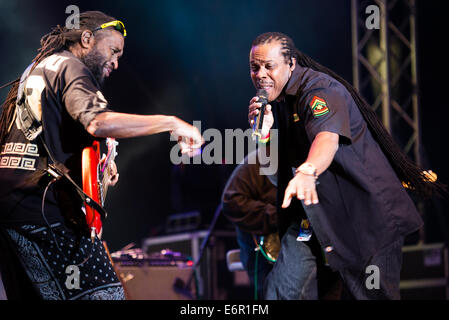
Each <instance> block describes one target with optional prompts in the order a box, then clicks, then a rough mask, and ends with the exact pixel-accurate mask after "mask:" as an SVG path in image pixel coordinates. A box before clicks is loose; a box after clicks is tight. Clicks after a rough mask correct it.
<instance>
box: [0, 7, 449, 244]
mask: <svg viewBox="0 0 449 320" xmlns="http://www.w3.org/2000/svg"><path fill="white" fill-rule="evenodd" d="M442 3H443V2H442V1H441V2H440V1H424V0H417V13H418V21H417V23H418V44H419V48H418V65H419V76H420V79H419V81H420V89H421V90H420V103H421V105H420V107H421V121H422V139H423V140H422V141H423V150H424V152H425V155H424V156H425V159H426V163H425V167H426V169H432V170H433V171H435V172H436V173H437V174H438V176H439V178H440V179H441V181H443V182H446V183H447V181H449V170H448V168H447V165H446V164H447V158H446V157H445V154H446V149H447V147H448V143H447V140H446V139H447V134H446V132H445V131H444V128H445V127H446V122H447V119H448V116H449V112H448V108H447V107H448V106H447V102H446V98H445V94H446V92H445V89H446V83H447V80H446V78H445V74H444V73H443V68H444V67H446V65H447V63H446V58H447V55H446V54H445V51H444V49H443V47H444V46H443V44H444V41H445V40H446V39H447V36H446V35H445V33H446V32H447V26H446V17H445V11H443V10H442V8H440V7H441V4H442ZM71 4H75V5H77V6H78V7H79V8H80V10H81V11H87V10H101V11H103V12H105V13H107V14H109V15H111V16H114V17H115V18H117V19H119V20H121V21H123V22H124V23H125V25H126V29H127V31H128V36H127V38H126V41H125V50H124V52H125V53H124V56H123V57H122V58H121V60H120V61H119V69H118V70H117V71H115V72H113V74H112V75H113V76H112V77H111V78H110V79H108V80H107V82H106V85H105V88H104V95H105V97H106V98H107V99H108V101H109V103H110V104H111V106H112V107H113V108H114V109H115V110H116V111H119V112H129V113H139V114H166V115H176V116H178V117H180V118H182V119H183V120H185V121H187V122H190V123H192V121H194V120H201V127H202V130H203V131H204V130H205V129H207V128H217V129H219V130H220V131H221V132H223V133H224V129H226V128H230V129H234V128H242V129H244V130H245V129H246V128H247V127H248V124H247V105H248V100H249V99H250V98H251V97H252V96H253V93H254V88H253V87H252V84H251V81H250V77H249V67H248V53H249V49H250V46H251V42H252V40H253V39H254V38H255V37H256V36H257V35H258V34H260V33H263V32H267V31H280V32H283V33H285V34H288V35H290V36H291V37H292V38H293V40H294V41H295V43H296V46H297V48H298V49H300V50H301V51H303V52H305V53H306V54H308V55H310V56H311V57H312V58H314V59H315V60H317V61H318V62H320V63H321V64H323V65H325V66H328V67H329V68H331V69H333V70H334V71H335V72H336V73H338V74H340V75H341V76H343V77H344V78H345V79H347V80H348V81H350V82H352V62H351V58H352V56H351V20H350V1H349V0H345V1H342V0H339V1H335V0H320V1H317V0H302V1H299V0H296V1H276V2H275V1H267V0H258V1H180V0H179V1H145V2H144V1H126V2H125V1H73V0H71V1H57V2H55V1H48V0H41V1H12V0H1V2H0V27H1V29H0V30H1V32H0V44H1V50H0V83H1V84H3V83H6V82H8V81H10V80H13V79H15V78H16V77H17V76H19V75H20V74H21V73H22V72H23V70H24V69H25V68H26V66H27V65H28V64H29V63H30V62H31V60H32V59H33V57H34V56H35V54H36V49H37V48H38V47H40V45H39V39H40V37H41V36H42V35H44V34H45V33H48V32H49V31H50V29H51V28H52V27H54V26H55V25H56V24H61V25H63V24H64V23H65V20H66V18H67V17H68V14H66V13H65V8H66V7H67V6H68V5H71ZM6 94H7V89H1V91H0V98H1V100H3V99H4V98H5V97H6ZM119 142H120V145H119V149H118V151H119V155H118V158H117V164H118V167H119V171H120V181H119V183H118V185H117V186H116V187H115V188H112V189H110V191H109V194H108V199H107V205H106V209H107V210H108V212H109V218H108V219H107V221H106V222H105V224H104V225H105V232H104V238H105V239H106V241H107V242H108V244H109V247H110V249H111V250H112V251H115V250H118V249H120V248H121V247H123V246H125V245H127V244H128V243H130V242H135V243H136V244H140V242H141V240H142V239H144V238H146V237H148V236H155V235H158V234H162V233H163V232H164V226H165V221H166V218H167V216H168V215H170V214H173V213H178V212H186V211H191V210H199V211H200V212H201V216H202V221H203V225H207V223H209V222H210V221H211V219H212V216H213V213H214V210H215V208H216V206H217V205H218V204H219V200H220V196H221V192H222V189H223V186H224V183H225V182H226V178H227V177H228V176H229V174H230V173H231V171H232V169H233V168H234V166H233V165H211V166H206V165H191V166H187V167H176V168H174V166H173V165H172V164H171V162H170V157H169V155H170V150H171V148H172V146H173V142H171V141H170V140H169V135H168V134H167V133H165V134H160V135H155V136H149V137H142V138H133V139H125V140H120V141H119ZM175 181H177V182H176V183H175ZM447 208H448V206H447V203H446V202H442V201H439V202H438V203H437V205H429V206H428V208H427V210H426V216H425V220H426V231H427V232H426V234H427V236H426V241H427V242H436V241H444V240H445V238H446V239H447V230H448V227H449V224H448V222H447V221H448V219H447V217H446V216H445V213H446V212H447ZM220 219H222V220H223V219H224V218H223V217H221V218H220ZM224 224H226V223H225V221H221V225H224Z"/></svg>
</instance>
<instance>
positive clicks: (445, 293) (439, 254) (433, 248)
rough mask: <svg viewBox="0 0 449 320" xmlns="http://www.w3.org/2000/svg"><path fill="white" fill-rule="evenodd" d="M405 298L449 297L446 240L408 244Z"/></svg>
mask: <svg viewBox="0 0 449 320" xmlns="http://www.w3.org/2000/svg"><path fill="white" fill-rule="evenodd" d="M402 251H403V256H402V270H401V282H400V290H401V299H402V300H415V299H419V300H422V299H424V300H448V299H449V282H448V279H449V265H448V250H447V248H446V247H445V245H444V244H443V243H433V244H424V245H416V246H404V247H403V250H402Z"/></svg>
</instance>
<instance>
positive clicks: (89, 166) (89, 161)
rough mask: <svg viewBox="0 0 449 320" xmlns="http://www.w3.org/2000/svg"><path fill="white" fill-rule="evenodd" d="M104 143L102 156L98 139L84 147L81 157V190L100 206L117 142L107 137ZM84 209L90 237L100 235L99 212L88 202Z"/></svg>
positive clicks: (111, 172)
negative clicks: (104, 147)
mask: <svg viewBox="0 0 449 320" xmlns="http://www.w3.org/2000/svg"><path fill="white" fill-rule="evenodd" d="M106 145H107V147H108V153H107V155H105V156H104V157H103V158H100V143H99V142H98V141H94V142H93V144H92V146H90V147H86V148H84V150H83V153H82V158H81V160H82V163H81V168H82V169H81V170H82V172H81V174H82V179H83V191H84V192H85V193H86V194H87V195H88V196H89V197H91V198H92V200H94V201H95V202H97V203H98V204H100V205H101V206H102V207H103V206H104V201H105V198H106V193H107V191H108V186H109V181H110V178H111V174H113V170H112V169H111V167H112V163H113V161H114V159H115V157H116V156H117V151H116V146H117V145H118V142H117V141H115V139H113V138H107V139H106ZM85 210H86V222H87V225H88V227H89V229H90V231H91V238H92V239H93V238H94V237H95V235H98V237H101V233H102V231H103V230H102V225H103V224H102V221H101V218H102V217H101V214H100V213H99V212H98V211H97V210H95V209H94V208H92V207H91V206H89V205H88V204H86V205H85Z"/></svg>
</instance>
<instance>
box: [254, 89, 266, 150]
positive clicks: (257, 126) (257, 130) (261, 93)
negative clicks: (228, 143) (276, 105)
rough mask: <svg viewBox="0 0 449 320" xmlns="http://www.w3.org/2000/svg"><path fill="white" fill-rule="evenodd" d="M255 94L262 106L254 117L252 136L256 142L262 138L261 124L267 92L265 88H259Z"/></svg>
mask: <svg viewBox="0 0 449 320" xmlns="http://www.w3.org/2000/svg"><path fill="white" fill-rule="evenodd" d="M256 96H257V97H259V100H258V101H257V103H261V104H262V106H261V107H260V109H259V113H258V114H257V115H256V116H255V117H254V124H253V133H252V135H251V136H252V138H253V141H256V143H258V142H259V139H260V138H262V125H263V115H264V113H265V107H266V105H267V104H268V92H267V91H266V90H265V89H259V90H257V92H256Z"/></svg>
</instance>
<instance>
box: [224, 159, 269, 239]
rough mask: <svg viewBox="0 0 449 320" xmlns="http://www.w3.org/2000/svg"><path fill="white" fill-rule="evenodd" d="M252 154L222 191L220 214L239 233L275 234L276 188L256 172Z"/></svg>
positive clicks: (240, 165)
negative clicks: (230, 222)
mask: <svg viewBox="0 0 449 320" xmlns="http://www.w3.org/2000/svg"><path fill="white" fill-rule="evenodd" d="M259 170H260V165H259V163H258V162H256V159H255V152H253V153H251V154H249V155H248V156H247V157H246V158H245V159H244V161H243V163H241V164H239V165H238V166H237V167H236V168H235V170H234V171H233V172H232V175H231V177H230V178H229V180H228V183H227V184H226V187H225V189H224V192H223V214H224V215H225V216H226V217H227V218H228V219H229V220H230V221H232V222H233V223H234V224H235V225H236V226H237V227H239V228H240V229H241V230H242V231H245V232H249V233H254V234H257V235H267V234H269V233H273V232H276V230H277V221H276V220H277V216H276V187H275V186H274V185H273V184H272V183H271V182H270V180H269V179H268V177H267V176H266V175H262V174H260V172H259Z"/></svg>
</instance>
